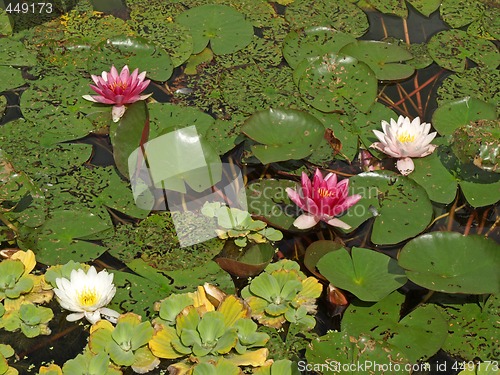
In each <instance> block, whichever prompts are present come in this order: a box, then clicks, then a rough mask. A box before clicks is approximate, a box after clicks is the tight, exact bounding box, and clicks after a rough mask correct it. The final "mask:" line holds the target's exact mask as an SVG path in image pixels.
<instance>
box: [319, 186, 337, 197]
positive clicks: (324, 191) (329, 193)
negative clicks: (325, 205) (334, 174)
mask: <svg viewBox="0 0 500 375" xmlns="http://www.w3.org/2000/svg"><path fill="white" fill-rule="evenodd" d="M318 194H319V196H320V197H321V198H325V197H333V196H334V195H335V193H334V192H333V191H330V190H328V189H325V188H319V189H318Z"/></svg>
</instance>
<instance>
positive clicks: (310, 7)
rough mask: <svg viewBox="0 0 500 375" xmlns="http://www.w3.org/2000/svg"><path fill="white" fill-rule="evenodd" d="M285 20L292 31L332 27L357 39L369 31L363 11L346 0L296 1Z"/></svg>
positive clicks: (286, 13)
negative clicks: (312, 27) (315, 27)
mask: <svg viewBox="0 0 500 375" xmlns="http://www.w3.org/2000/svg"><path fill="white" fill-rule="evenodd" d="M285 18H286V20H287V21H288V22H289V23H290V28H291V29H292V30H297V29H301V28H304V27H311V26H331V27H333V28H334V29H336V30H339V31H341V32H343V33H346V34H350V35H352V36H353V37H355V38H357V37H360V36H362V35H363V34H364V33H365V32H366V31H367V30H368V26H369V24H368V17H367V16H366V14H365V13H364V12H363V10H362V9H361V8H359V7H357V6H356V5H354V4H352V3H351V2H349V1H344V0H295V1H293V2H292V3H291V4H290V5H288V6H287V8H286V12H285Z"/></svg>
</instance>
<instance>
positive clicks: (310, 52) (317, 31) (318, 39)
mask: <svg viewBox="0 0 500 375" xmlns="http://www.w3.org/2000/svg"><path fill="white" fill-rule="evenodd" d="M355 40H356V39H355V38H354V37H353V36H351V35H349V34H345V33H342V32H340V31H337V30H335V29H333V28H331V27H327V26H314V27H309V28H306V29H304V30H300V31H294V30H293V31H290V33H289V34H288V35H287V36H286V38H285V40H284V41H283V56H284V57H285V59H286V62H287V63H288V65H290V66H291V67H292V68H295V67H296V66H297V65H298V64H299V63H300V62H301V61H302V60H304V59H305V58H307V57H312V56H323V55H324V54H326V53H338V51H340V49H341V48H342V47H344V46H345V45H347V44H349V43H352V42H354V41H355Z"/></svg>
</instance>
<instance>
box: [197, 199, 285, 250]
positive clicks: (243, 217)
mask: <svg viewBox="0 0 500 375" xmlns="http://www.w3.org/2000/svg"><path fill="white" fill-rule="evenodd" d="M201 212H202V213H203V214H204V215H205V216H207V217H215V218H217V224H218V225H219V227H220V228H222V229H217V230H216V233H217V235H218V236H219V238H220V239H223V240H225V239H228V238H233V239H234V243H235V244H236V245H238V246H239V247H245V246H246V245H247V243H248V240H250V241H252V242H254V243H264V242H267V241H279V240H281V239H282V238H283V234H282V233H281V232H280V231H279V230H276V229H274V228H268V227H267V224H266V223H265V222H263V221H261V220H254V219H252V216H251V215H250V213H248V212H247V211H243V210H240V209H238V208H233V207H227V206H224V205H221V204H220V203H219V202H213V203H208V202H206V203H205V204H204V206H203V208H202V210H201Z"/></svg>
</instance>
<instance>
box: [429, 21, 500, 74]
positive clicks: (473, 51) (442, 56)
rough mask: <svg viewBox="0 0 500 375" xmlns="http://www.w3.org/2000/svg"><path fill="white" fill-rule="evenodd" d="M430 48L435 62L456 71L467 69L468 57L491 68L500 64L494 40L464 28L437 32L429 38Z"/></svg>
mask: <svg viewBox="0 0 500 375" xmlns="http://www.w3.org/2000/svg"><path fill="white" fill-rule="evenodd" d="M428 49H429V53H430V55H431V56H432V58H433V59H434V61H435V62H437V63H438V64H439V65H440V66H442V67H443V68H446V69H450V70H453V71H455V72H463V71H464V70H465V68H466V65H465V63H466V59H467V58H469V59H471V60H472V61H474V62H475V63H476V64H478V65H479V66H485V67H489V68H491V69H495V68H496V67H497V66H498V64H500V52H498V48H497V47H496V46H495V45H494V44H493V43H492V42H490V41H488V40H484V39H479V38H477V37H474V36H472V35H469V34H467V33H466V32H465V31H462V30H456V29H453V30H445V31H441V32H439V33H437V34H435V35H434V36H433V37H432V38H431V40H429V43H428Z"/></svg>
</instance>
